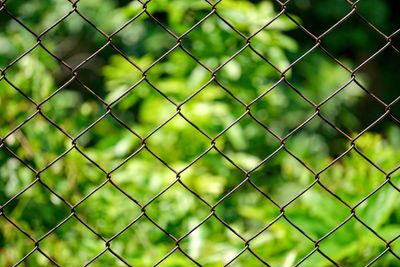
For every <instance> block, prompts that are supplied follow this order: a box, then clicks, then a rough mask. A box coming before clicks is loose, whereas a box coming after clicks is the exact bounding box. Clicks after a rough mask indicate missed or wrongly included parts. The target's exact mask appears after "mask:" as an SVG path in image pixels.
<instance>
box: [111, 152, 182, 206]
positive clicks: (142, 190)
mask: <svg viewBox="0 0 400 267" xmlns="http://www.w3.org/2000/svg"><path fill="white" fill-rule="evenodd" d="M174 178H175V174H174V172H172V171H171V170H170V169H169V168H168V167H167V166H165V165H164V164H163V163H162V162H160V161H159V160H158V159H157V158H156V157H155V156H154V155H152V154H151V153H150V152H149V151H148V150H146V149H143V150H141V151H140V152H139V153H137V154H135V155H134V156H133V157H132V158H131V159H130V160H128V161H127V162H126V163H124V164H123V165H122V166H121V167H119V168H118V169H117V170H116V171H114V172H113V174H112V181H113V182H114V183H115V184H116V185H117V186H118V187H120V188H121V189H122V190H124V191H125V192H126V193H127V194H128V195H129V196H131V197H133V198H134V199H136V200H137V201H138V202H139V203H141V204H145V203H147V202H148V201H150V199H151V198H153V197H154V196H155V195H157V194H158V193H159V192H161V191H162V190H163V189H164V188H166V187H167V186H168V185H169V184H171V183H172V182H173V181H174Z"/></svg>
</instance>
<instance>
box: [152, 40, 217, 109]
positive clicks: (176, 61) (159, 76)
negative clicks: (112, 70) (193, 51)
mask: <svg viewBox="0 0 400 267" xmlns="http://www.w3.org/2000/svg"><path fill="white" fill-rule="evenodd" d="M148 77H149V80H150V81H151V83H152V84H153V86H155V87H156V88H157V89H158V90H160V91H161V92H162V93H164V94H165V95H166V96H167V97H169V98H170V99H172V100H173V101H176V102H182V101H184V100H185V99H187V98H188V97H189V96H190V95H192V94H193V93H195V92H196V91H197V90H199V89H200V88H201V87H202V86H203V84H205V83H206V81H207V80H209V79H210V78H211V76H210V74H209V73H208V72H207V70H206V69H205V68H204V67H202V66H201V65H199V63H197V62H196V61H195V60H194V59H193V58H192V57H190V55H189V54H187V53H186V52H184V50H182V49H181V48H179V47H178V48H175V49H174V50H173V51H171V52H170V53H169V54H168V55H167V56H166V57H164V58H162V60H161V61H159V62H158V63H157V64H156V65H154V67H152V68H151V69H150V70H149V72H148ZM188 77H189V78H188Z"/></svg>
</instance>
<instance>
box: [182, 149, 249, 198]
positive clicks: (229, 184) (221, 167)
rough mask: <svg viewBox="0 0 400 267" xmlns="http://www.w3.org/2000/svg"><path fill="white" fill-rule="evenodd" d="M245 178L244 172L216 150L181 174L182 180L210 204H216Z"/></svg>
mask: <svg viewBox="0 0 400 267" xmlns="http://www.w3.org/2000/svg"><path fill="white" fill-rule="evenodd" d="M244 179H245V177H244V174H243V172H241V171H240V170H239V169H238V168H237V167H236V166H235V165H233V164H232V163H231V162H230V161H228V160H227V159H225V158H224V157H223V156H222V155H221V154H220V153H218V152H217V151H215V150H211V151H209V152H208V153H207V154H206V155H204V156H203V157H201V158H200V159H199V160H197V161H196V162H195V163H194V164H193V165H192V166H191V167H190V168H188V169H186V170H185V171H184V172H183V173H182V174H181V181H182V182H183V183H184V184H185V185H186V186H187V187H188V188H190V190H193V191H194V192H195V193H196V194H198V195H199V196H200V197H201V198H202V199H204V200H205V201H206V202H208V203H209V204H210V205H213V204H216V203H217V201H218V200H220V199H221V198H222V197H223V196H224V195H226V194H228V193H229V192H230V191H231V190H232V189H233V188H234V187H236V186H237V185H239V184H240V182H242V181H243V180H244Z"/></svg>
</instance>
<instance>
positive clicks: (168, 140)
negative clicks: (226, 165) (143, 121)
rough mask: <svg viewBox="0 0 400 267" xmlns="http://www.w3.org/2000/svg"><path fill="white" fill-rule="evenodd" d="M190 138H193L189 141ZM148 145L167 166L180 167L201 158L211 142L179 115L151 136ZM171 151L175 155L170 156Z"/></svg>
mask: <svg viewBox="0 0 400 267" xmlns="http://www.w3.org/2000/svg"><path fill="white" fill-rule="evenodd" d="M189 136H190V137H191V138H190V139H187V137H189ZM185 140H186V141H185ZM147 144H148V147H149V148H150V149H151V150H152V151H153V152H154V153H155V154H156V155H157V156H159V157H160V158H161V159H163V160H164V161H165V162H166V163H167V164H170V165H172V167H179V166H182V165H183V164H185V163H186V164H187V163H189V162H191V161H192V160H194V159H195V158H196V157H198V156H200V155H201V154H202V153H203V152H204V151H205V150H206V149H207V148H208V147H209V146H210V140H209V139H208V138H207V137H206V136H204V135H203V134H202V133H201V132H199V131H198V130H197V129H196V128H195V127H194V126H193V125H191V124H190V123H189V122H187V121H186V120H185V119H183V118H182V117H181V116H179V115H177V116H175V117H174V118H173V119H172V120H170V121H168V122H167V123H166V124H163V126H162V127H161V128H160V129H159V130H157V131H156V132H154V133H153V134H152V135H150V136H149V138H148V140H147ZM171 149H172V150H174V154H173V155H171V154H170V151H171Z"/></svg>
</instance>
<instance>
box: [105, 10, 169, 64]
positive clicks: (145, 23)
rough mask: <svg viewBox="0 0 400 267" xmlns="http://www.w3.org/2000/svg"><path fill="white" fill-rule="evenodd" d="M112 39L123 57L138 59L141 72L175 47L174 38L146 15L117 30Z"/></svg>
mask: <svg viewBox="0 0 400 267" xmlns="http://www.w3.org/2000/svg"><path fill="white" fill-rule="evenodd" d="M149 32H151V34H148V33H149ZM112 38H113V40H114V39H115V40H116V41H115V43H114V41H113V44H114V45H115V46H116V47H117V48H118V49H119V50H120V51H121V52H122V53H123V54H124V55H126V56H130V57H134V58H137V59H139V60H138V62H137V64H138V66H139V67H140V68H142V69H143V70H144V69H146V68H148V67H149V66H150V65H151V64H152V63H153V62H154V61H156V60H159V59H160V58H161V57H163V56H164V55H165V53H167V51H169V50H170V49H171V48H172V47H174V45H176V38H175V37H174V36H173V35H171V34H170V33H169V32H168V31H166V30H165V29H164V28H163V27H162V26H160V24H158V23H157V22H156V21H154V20H153V19H151V18H150V17H148V15H146V14H142V15H141V16H140V17H139V18H138V19H137V20H134V21H132V22H131V23H129V24H127V25H126V26H125V27H122V28H120V29H119V30H117V31H116V32H115V35H113V37H112Z"/></svg>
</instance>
